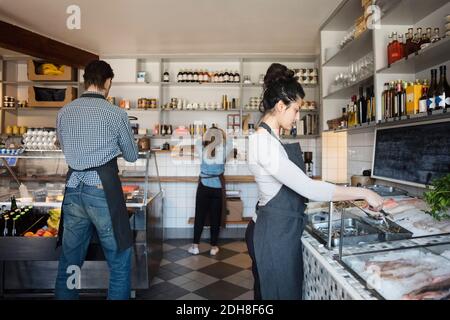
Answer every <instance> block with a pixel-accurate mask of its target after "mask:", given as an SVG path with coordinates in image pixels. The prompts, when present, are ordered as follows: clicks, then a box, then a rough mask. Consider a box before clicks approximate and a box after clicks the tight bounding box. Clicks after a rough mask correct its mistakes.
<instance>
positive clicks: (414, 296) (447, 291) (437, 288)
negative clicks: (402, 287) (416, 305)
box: [403, 274, 450, 300]
mask: <svg viewBox="0 0 450 320" xmlns="http://www.w3.org/2000/svg"><path fill="white" fill-rule="evenodd" d="M403 299H405V300H450V274H449V275H446V276H443V277H437V278H435V279H433V281H431V283H430V284H427V285H425V286H423V287H421V288H419V289H417V290H413V291H411V292H410V293H408V294H406V295H405V296H403Z"/></svg>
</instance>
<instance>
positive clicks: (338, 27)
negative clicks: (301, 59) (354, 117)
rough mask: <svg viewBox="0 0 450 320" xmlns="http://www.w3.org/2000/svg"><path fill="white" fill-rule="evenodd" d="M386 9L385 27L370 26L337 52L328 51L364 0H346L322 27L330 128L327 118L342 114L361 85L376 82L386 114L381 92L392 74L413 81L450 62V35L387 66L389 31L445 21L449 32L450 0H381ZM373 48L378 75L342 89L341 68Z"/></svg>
mask: <svg viewBox="0 0 450 320" xmlns="http://www.w3.org/2000/svg"><path fill="white" fill-rule="evenodd" d="M377 4H378V5H379V6H380V8H381V11H382V16H381V20H380V26H379V28H374V29H373V30H370V29H369V30H367V31H365V32H364V33H363V34H361V35H360V36H359V37H358V38H356V39H355V40H353V41H352V42H350V43H349V44H347V45H346V46H345V47H344V48H343V49H342V50H338V51H337V53H335V54H334V55H332V56H331V57H326V55H327V52H328V51H329V50H330V49H332V48H336V47H337V46H338V44H339V42H340V41H341V40H342V39H343V37H344V36H345V35H346V34H347V32H348V31H349V29H350V28H351V26H352V25H353V23H354V22H355V19H356V18H357V17H358V16H359V15H362V13H363V12H362V8H361V1H358V0H344V1H342V3H341V5H340V6H339V7H338V8H337V9H336V10H335V12H334V13H333V14H332V15H331V16H330V18H329V19H328V20H327V21H326V22H325V23H324V24H323V25H322V27H321V61H322V64H321V84H322V99H323V101H322V104H323V106H322V110H323V111H322V124H323V128H324V131H328V130H325V129H326V128H327V125H326V123H327V121H328V120H330V119H334V118H338V117H339V116H340V115H341V112H342V111H341V110H342V108H344V107H345V106H346V105H347V103H348V102H349V101H350V98H351V96H352V95H355V94H356V95H358V88H359V87H360V86H363V87H365V88H366V87H367V86H374V89H375V97H376V113H377V118H376V119H377V121H380V120H381V99H380V97H381V94H382V91H383V85H384V83H385V82H389V81H392V80H398V79H402V80H406V81H413V80H414V79H416V78H418V79H423V78H429V74H428V73H429V69H430V68H436V67H437V66H439V65H441V64H448V62H449V54H448V52H450V39H449V38H448V37H447V38H443V39H441V40H440V41H439V42H437V43H434V44H431V45H430V46H429V47H427V48H425V49H423V50H420V51H419V52H418V53H417V54H413V55H410V56H409V57H408V59H402V60H400V61H397V62H396V63H394V64H392V65H391V66H387V57H386V48H387V44H388V43H387V40H388V39H387V36H388V34H389V33H391V32H393V31H398V32H406V31H407V29H408V28H409V27H414V28H417V27H427V26H432V27H439V28H440V30H441V35H443V34H444V31H443V30H445V28H444V24H445V15H446V14H447V12H448V11H449V10H450V3H449V2H448V1H445V0H430V1H420V0H398V1H388V0H380V1H378V3H377ZM369 53H373V55H374V62H375V68H374V69H375V70H376V71H375V72H374V73H373V75H370V76H368V77H367V78H365V79H363V80H361V81H359V82H358V83H355V84H354V85H352V86H350V87H347V88H342V89H339V90H336V91H331V90H332V84H333V82H334V79H335V76H336V75H337V74H338V73H341V72H346V71H347V70H346V69H347V67H348V65H349V64H350V63H351V62H355V61H357V60H358V59H360V58H362V57H363V56H365V55H366V54H369Z"/></svg>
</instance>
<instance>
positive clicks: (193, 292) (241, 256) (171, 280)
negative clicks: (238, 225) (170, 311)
mask: <svg viewBox="0 0 450 320" xmlns="http://www.w3.org/2000/svg"><path fill="white" fill-rule="evenodd" d="M191 243H192V240H191V239H186V240H185V239H172V240H167V241H165V242H164V244H163V251H164V253H163V260H162V262H161V267H160V269H159V272H158V274H157V276H156V277H155V278H154V279H153V281H152V284H151V287H150V289H149V290H146V291H143V292H142V291H141V292H139V294H138V296H137V297H136V298H137V299H151V300H253V275H252V272H251V271H250V270H249V269H250V268H251V259H250V257H249V256H248V252H247V246H246V244H245V242H243V241H230V240H222V241H221V242H220V243H219V248H220V251H219V253H218V254H217V255H216V256H211V255H210V254H209V250H210V248H211V246H210V245H209V244H208V243H205V242H202V243H200V245H199V249H200V250H199V251H200V254H199V255H196V256H193V255H191V254H189V253H188V252H187V250H188V249H189V247H190V246H191Z"/></svg>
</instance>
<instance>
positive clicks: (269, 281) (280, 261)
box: [253, 123, 307, 300]
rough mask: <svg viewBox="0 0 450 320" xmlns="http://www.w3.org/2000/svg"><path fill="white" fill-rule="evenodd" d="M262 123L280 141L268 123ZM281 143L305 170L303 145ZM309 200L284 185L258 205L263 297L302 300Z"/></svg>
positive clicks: (257, 246) (257, 241) (256, 232)
mask: <svg viewBox="0 0 450 320" xmlns="http://www.w3.org/2000/svg"><path fill="white" fill-rule="evenodd" d="M260 126H261V127H262V128H264V129H266V130H267V131H268V132H269V133H270V134H272V135H273V136H274V137H275V138H276V139H277V140H278V141H279V139H278V138H277V137H276V136H275V135H274V134H273V133H272V130H271V128H270V127H269V126H268V125H267V124H265V123H262V124H261V125H260ZM280 143H281V141H280ZM281 144H282V145H283V148H284V149H285V150H286V152H287V154H288V157H289V159H290V160H291V161H292V162H293V163H295V164H296V165H297V166H298V167H299V168H300V169H301V170H302V171H303V172H304V171H305V163H304V161H303V157H302V151H301V148H300V144H298V143H295V144H283V143H281ZM306 202H307V200H306V199H305V198H304V197H302V196H301V195H299V194H298V193H296V192H295V191H293V190H291V189H289V188H288V187H286V186H285V185H283V186H282V187H281V189H280V191H279V192H278V193H277V195H276V196H275V197H274V198H272V199H271V200H270V201H269V202H268V203H267V204H266V205H265V206H258V207H257V211H256V214H257V220H256V225H255V230H254V236H253V240H254V245H255V257H256V262H257V269H258V274H259V280H260V286H261V296H262V299H263V300H301V299H302V286H303V259H302V242H301V237H302V233H303V230H304V227H305V222H306V216H305V214H304V212H305V206H306V205H305V203H306Z"/></svg>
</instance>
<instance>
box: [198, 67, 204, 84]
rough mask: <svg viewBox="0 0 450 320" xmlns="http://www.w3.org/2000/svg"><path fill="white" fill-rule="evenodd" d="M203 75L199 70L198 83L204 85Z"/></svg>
mask: <svg viewBox="0 0 450 320" xmlns="http://www.w3.org/2000/svg"><path fill="white" fill-rule="evenodd" d="M205 73H206V72H204V71H203V69H200V71H199V73H198V82H200V83H204V82H205Z"/></svg>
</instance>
